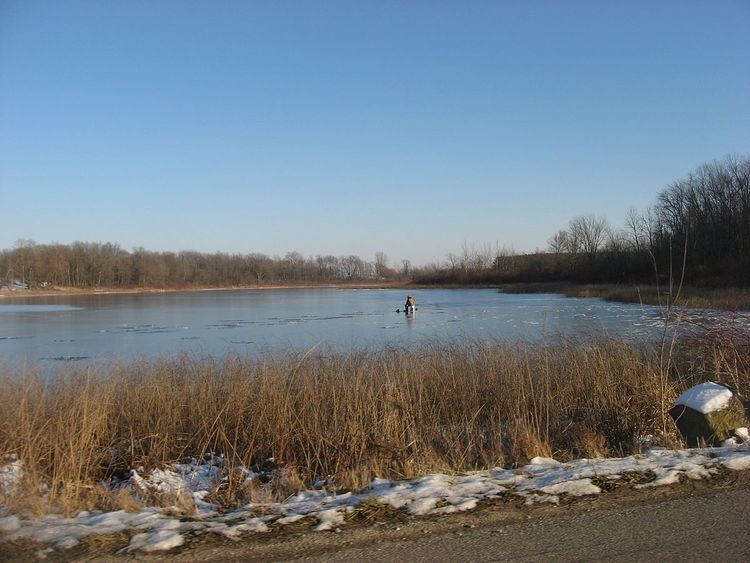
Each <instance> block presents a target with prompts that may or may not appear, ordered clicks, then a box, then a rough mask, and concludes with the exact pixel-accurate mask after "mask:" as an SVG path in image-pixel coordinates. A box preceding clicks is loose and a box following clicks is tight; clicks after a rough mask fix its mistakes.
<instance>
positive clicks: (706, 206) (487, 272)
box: [0, 156, 750, 287]
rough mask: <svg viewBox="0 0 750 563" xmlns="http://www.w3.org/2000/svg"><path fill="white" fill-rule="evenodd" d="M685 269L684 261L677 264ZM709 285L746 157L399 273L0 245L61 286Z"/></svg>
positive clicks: (736, 217)
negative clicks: (529, 245) (629, 200)
mask: <svg viewBox="0 0 750 563" xmlns="http://www.w3.org/2000/svg"><path fill="white" fill-rule="evenodd" d="M683 265H684V268H683ZM683 269H684V280H685V281H686V282H688V283H692V284H701V285H707V286H729V285H735V286H746V285H747V284H748V281H750V158H748V157H743V158H740V157H732V156H730V157H727V158H725V159H723V160H722V161H715V162H712V163H709V164H704V165H702V166H700V167H699V168H697V169H696V170H695V171H693V172H692V173H690V174H689V175H688V176H687V177H686V178H683V179H681V180H677V181H676V182H674V183H672V184H671V185H670V186H668V187H666V188H665V189H664V190H662V192H661V193H659V194H658V196H657V198H656V202H655V204H654V205H653V206H652V207H651V208H649V209H647V210H645V211H644V212H637V211H636V210H634V209H631V210H630V211H629V213H628V214H627V221H626V224H625V225H624V226H623V227H622V228H619V229H615V228H612V227H611V226H610V225H609V223H608V222H607V220H606V219H605V218H603V217H597V216H594V215H581V216H578V217H575V218H573V219H572V220H571V221H570V222H569V224H568V226H567V227H566V228H565V229H561V230H559V231H558V232H556V233H555V234H553V235H552V236H551V237H550V239H549V248H548V249H547V251H546V252H537V253H532V254H522V255H519V254H515V253H514V252H511V251H507V250H504V249H501V248H492V247H490V246H485V247H476V246H474V245H467V244H465V245H464V247H463V250H462V253H460V254H448V255H447V256H446V260H445V261H444V262H442V263H440V264H432V265H426V266H422V267H419V268H412V266H411V264H410V262H409V261H408V260H403V261H402V264H401V266H400V267H399V269H398V270H396V269H393V268H392V267H390V266H389V264H388V258H387V256H386V255H385V254H383V253H382V252H379V253H377V254H376V256H375V260H374V261H373V262H368V261H365V260H363V259H362V258H360V257H359V256H354V255H350V256H330V255H329V256H316V257H307V258H306V257H304V256H302V255H301V254H299V253H298V252H289V253H287V254H286V255H285V256H284V257H270V256H267V255H265V254H259V253H249V254H226V253H221V252H219V253H213V254H209V253H200V252H194V251H182V252H152V251H148V250H145V249H143V248H136V249H134V250H132V251H127V250H124V249H122V248H120V246H119V245H117V244H112V243H92V242H74V243H72V244H67V245H66V244H35V243H34V242H33V241H24V240H21V241H18V242H17V244H16V246H15V248H12V249H8V250H3V251H0V279H1V278H4V279H5V280H6V282H12V281H13V280H17V281H20V282H22V283H24V284H28V285H29V286H30V287H38V286H42V285H56V286H71V287H101V286H104V287H138V286H141V287H150V286H155V287H163V286H233V285H234V286H243V285H255V284H273V283H289V282H325V281H358V280H385V279H395V278H402V279H411V280H412V281H414V282H415V283H418V284H496V283H512V282H543V281H570V282H576V283H600V282H640V283H653V282H654V281H656V280H657V278H658V279H659V281H664V280H666V279H668V278H670V277H671V278H672V279H677V280H678V281H679V279H681V277H682V275H683Z"/></svg>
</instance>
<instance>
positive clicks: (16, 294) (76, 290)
mask: <svg viewBox="0 0 750 563" xmlns="http://www.w3.org/2000/svg"><path fill="white" fill-rule="evenodd" d="M407 286H408V282H403V281H398V282H372V283H368V282H357V283H320V284H310V283H308V284H302V283H301V284H268V285H237V286H218V287H214V286H185V287H99V288H93V287H54V288H52V289H25V290H17V291H0V300H1V299H23V298H29V297H67V296H71V295H119V294H148V293H192V292H198V291H237V290H242V289H323V288H328V289H402V288H403V289H405V288H406V287H407Z"/></svg>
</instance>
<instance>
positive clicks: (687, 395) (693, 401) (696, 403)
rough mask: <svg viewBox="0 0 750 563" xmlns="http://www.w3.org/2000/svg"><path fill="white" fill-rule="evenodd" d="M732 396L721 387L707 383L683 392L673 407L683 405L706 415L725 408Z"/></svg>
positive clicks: (727, 390)
mask: <svg viewBox="0 0 750 563" xmlns="http://www.w3.org/2000/svg"><path fill="white" fill-rule="evenodd" d="M732 396H733V394H732V392H731V391H730V390H729V389H727V388H726V387H724V386H723V385H719V384H718V383H713V382H712V381H709V382H707V383H701V384H700V385H696V386H695V387H691V388H690V389H688V390H687V391H685V392H684V393H683V394H682V395H680V396H679V397H677V400H676V401H675V405H683V406H685V407H689V408H691V409H693V410H696V411H698V412H701V413H703V414H708V413H710V412H714V411H718V410H721V409H723V408H724V407H726V406H727V404H729V401H730V399H731V398H732Z"/></svg>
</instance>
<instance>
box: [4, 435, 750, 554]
mask: <svg viewBox="0 0 750 563" xmlns="http://www.w3.org/2000/svg"><path fill="white" fill-rule="evenodd" d="M217 459H218V460H219V461H217ZM220 459H221V458H215V459H214V460H213V461H211V462H209V463H202V464H199V463H189V464H176V465H173V466H171V467H169V468H167V469H165V470H157V471H154V472H152V473H151V474H150V475H149V476H147V477H141V476H139V475H137V474H136V473H135V472H134V476H133V479H131V481H133V480H134V481H135V482H137V484H138V485H139V486H141V487H144V486H146V487H151V488H156V489H158V490H159V491H162V492H171V493H173V494H175V495H177V494H180V493H189V494H191V495H192V497H193V500H194V502H195V505H196V508H197V510H196V512H195V513H194V514H193V515H191V516H190V517H185V516H181V517H179V518H178V517H175V509H174V508H156V507H151V508H145V509H143V510H141V511H139V512H126V511H124V510H119V511H114V512H99V511H96V512H85V511H84V512H81V513H79V514H78V515H77V516H75V517H72V518H63V517H61V516H56V515H50V516H45V517H42V518H39V519H36V520H25V519H21V518H19V517H18V516H16V515H13V514H8V513H7V512H5V513H4V514H3V513H2V512H0V541H8V540H16V539H32V540H35V541H37V542H40V543H43V544H48V545H51V546H53V547H56V548H60V549H67V548H71V547H73V546H75V545H77V544H78V543H80V541H81V540H82V539H83V538H85V537H86V536H88V535H90V534H108V533H116V532H122V531H126V530H127V531H131V532H134V533H135V535H133V536H132V538H131V540H130V545H129V546H128V547H127V548H126V550H128V551H159V550H168V549H172V548H174V547H178V546H180V545H182V544H183V543H184V541H185V537H186V535H187V534H193V535H195V534H201V533H216V534H221V535H224V536H226V537H228V538H230V539H237V538H239V537H240V536H241V535H242V534H245V533H251V532H267V531H269V530H270V528H269V526H273V527H279V526H284V525H287V524H290V523H293V522H296V521H298V520H301V519H303V518H311V519H314V520H316V521H317V525H316V526H315V527H314V528H313V529H314V530H318V531H322V530H331V529H335V528H337V527H339V526H342V525H344V523H345V517H346V514H347V513H349V512H352V511H353V510H354V509H355V508H356V506H357V505H359V504H360V503H362V502H365V501H373V500H374V501H377V502H379V503H382V504H386V505H390V506H392V507H394V508H396V509H403V510H405V511H406V512H407V513H409V514H411V515H414V516H422V515H434V514H448V513H452V512H460V511H465V510H471V509H473V508H474V507H476V505H477V503H478V502H479V501H480V500H485V499H494V498H499V496H500V495H501V494H513V495H518V496H520V497H523V498H525V499H526V503H527V504H533V503H536V502H551V503H558V502H559V495H571V496H582V495H595V494H599V493H600V492H601V489H600V488H599V487H598V486H597V485H596V484H595V483H594V481H592V479H594V478H606V479H611V480H616V479H621V478H623V476H625V475H627V474H629V473H630V474H632V473H639V474H643V473H647V472H651V473H653V474H654V475H655V479H654V480H652V481H650V482H648V483H644V484H641V485H636V486H637V487H639V488H640V487H655V486H660V485H668V484H671V483H675V482H677V481H678V480H679V478H680V477H681V476H685V477H687V478H689V479H703V478H707V477H710V476H711V475H712V474H714V473H716V472H717V471H718V469H719V467H725V468H727V469H731V470H737V471H740V470H748V469H750V445H748V444H743V445H738V444H736V443H733V442H732V441H731V440H730V441H728V442H727V444H726V445H725V446H724V447H721V448H702V449H697V448H696V449H687V450H664V449H652V450H649V451H648V452H646V453H644V454H638V455H633V456H629V457H624V458H602V459H578V460H574V461H571V462H569V463H561V462H558V461H555V460H554V459H550V458H541V457H537V458H534V459H532V460H531V463H529V465H526V466H524V467H522V468H519V469H515V470H511V469H502V468H495V469H490V470H487V471H478V472H472V473H469V474H466V475H461V476H451V475H443V474H435V475H427V476H424V477H421V478H418V479H413V480H408V481H387V480H384V479H375V480H374V481H373V482H372V484H371V485H370V486H369V487H367V488H366V489H364V490H362V491H360V492H358V493H344V494H336V493H333V492H330V491H326V490H308V491H302V492H300V493H298V494H296V495H293V496H291V497H289V498H288V499H286V500H285V501H283V502H278V503H265V504H248V505H247V506H245V507H243V508H241V509H238V510H232V511H226V512H221V511H220V510H219V507H218V506H216V505H213V504H211V503H208V502H206V501H205V500H204V499H205V497H206V496H207V495H208V494H209V490H210V489H211V488H212V487H213V486H215V485H216V484H217V482H218V481H217V480H220V479H222V477H221V475H222V472H221V471H220V467H218V466H217V464H220V463H221V461H220ZM20 475H21V468H20V466H19V463H18V462H14V463H13V464H10V465H6V466H4V467H0V477H2V479H0V483H2V486H3V487H13V486H14V483H13V480H14V478H18V477H20ZM248 475H249V477H248V478H250V479H252V478H253V474H252V473H251V472H248ZM6 491H7V489H6ZM45 551H47V550H45Z"/></svg>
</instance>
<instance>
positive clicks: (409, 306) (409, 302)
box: [404, 295, 417, 313]
mask: <svg viewBox="0 0 750 563" xmlns="http://www.w3.org/2000/svg"><path fill="white" fill-rule="evenodd" d="M416 308H417V302H416V301H415V299H414V298H413V297H412V296H411V295H407V296H406V305H404V310H405V311H406V312H407V313H413V312H414V310H415V309H416Z"/></svg>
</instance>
